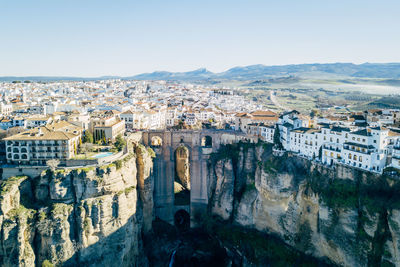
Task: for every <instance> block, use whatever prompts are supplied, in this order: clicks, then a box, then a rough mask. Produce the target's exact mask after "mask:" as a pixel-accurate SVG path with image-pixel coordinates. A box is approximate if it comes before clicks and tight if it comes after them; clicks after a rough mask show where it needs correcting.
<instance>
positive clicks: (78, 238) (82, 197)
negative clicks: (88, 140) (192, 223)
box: [0, 146, 153, 266]
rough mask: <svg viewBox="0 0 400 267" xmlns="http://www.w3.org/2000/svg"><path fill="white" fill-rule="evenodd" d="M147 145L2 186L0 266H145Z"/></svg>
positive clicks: (148, 200) (148, 217)
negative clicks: (105, 161)
mask: <svg viewBox="0 0 400 267" xmlns="http://www.w3.org/2000/svg"><path fill="white" fill-rule="evenodd" d="M151 168H152V160H151V156H150V153H149V152H148V151H147V150H146V149H145V148H144V147H140V146H138V147H136V150H135V152H134V153H130V154H128V155H127V156H126V157H125V158H123V159H121V160H117V161H116V162H114V163H112V164H109V165H107V166H102V167H97V168H94V167H93V168H83V169H74V170H68V169H61V170H57V171H50V170H49V171H47V172H44V173H42V174H41V175H40V176H38V177H25V176H24V177H13V178H10V179H8V180H6V181H3V182H2V183H1V191H0V209H1V211H0V229H1V231H0V265H1V266H35V265H36V266H42V264H44V265H46V264H48V265H51V264H54V265H63V266H146V265H147V259H146V257H145V256H144V253H143V246H142V238H141V236H142V231H148V230H149V228H150V227H151V221H152V219H153V200H152V186H153V181H152V178H151V175H150V173H151Z"/></svg>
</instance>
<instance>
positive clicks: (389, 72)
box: [0, 63, 400, 81]
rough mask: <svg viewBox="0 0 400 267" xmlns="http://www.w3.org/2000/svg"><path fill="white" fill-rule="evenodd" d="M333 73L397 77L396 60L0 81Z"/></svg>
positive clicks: (258, 77)
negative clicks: (219, 70) (218, 71)
mask: <svg viewBox="0 0 400 267" xmlns="http://www.w3.org/2000/svg"><path fill="white" fill-rule="evenodd" d="M327 75H328V76H336V77H355V78H385V79H400V63H364V64H353V63H330V64H298V65H282V66H265V65H251V66H245V67H234V68H231V69H229V70H227V71H224V72H220V73H214V72H211V71H208V70H207V69H204V68H202V69H198V70H194V71H188V72H168V71H156V72H152V73H143V74H139V75H135V76H130V77H119V76H103V77H97V78H83V77H45V76H42V77H38V76H35V77H0V81H15V80H18V81H25V80H29V81H54V80H73V81H77V80H104V79H114V78H120V79H134V80H174V81H205V80H262V79H270V78H274V77H283V76H300V77H303V76H327Z"/></svg>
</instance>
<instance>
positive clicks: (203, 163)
mask: <svg viewBox="0 0 400 267" xmlns="http://www.w3.org/2000/svg"><path fill="white" fill-rule="evenodd" d="M206 137H207V138H211V140H210V141H211V143H210V141H209V142H208V144H207V145H205V144H204V138H206ZM245 139H248V137H247V136H245V135H244V134H241V133H238V132H234V131H229V130H202V131H200V130H199V131H196V130H181V131H166V130H159V131H157V130H153V131H147V132H144V133H143V136H142V141H143V144H144V145H146V146H150V147H152V148H153V150H154V152H155V153H156V157H155V158H154V163H153V164H154V166H153V177H154V201H155V215H156V217H159V218H160V219H162V220H164V221H167V222H169V223H171V224H172V223H173V221H174V214H175V212H177V211H178V210H180V209H184V210H186V211H188V212H189V214H190V218H191V225H192V226H194V225H196V218H198V217H197V216H201V214H202V213H204V212H206V210H207V204H208V188H209V187H208V180H209V179H208V177H209V173H208V168H207V164H208V161H209V158H210V154H211V153H213V152H217V151H218V149H219V148H220V146H221V144H231V143H236V142H239V141H240V140H245ZM156 140H157V141H156ZM202 140H203V144H202ZM152 141H153V142H152ZM253 141H254V140H253ZM180 146H185V147H186V148H187V149H188V151H189V163H190V166H189V171H190V206H175V204H174V198H175V195H174V180H175V164H176V162H175V161H176V159H175V151H176V149H177V148H179V147H180Z"/></svg>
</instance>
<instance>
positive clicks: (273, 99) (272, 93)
mask: <svg viewBox="0 0 400 267" xmlns="http://www.w3.org/2000/svg"><path fill="white" fill-rule="evenodd" d="M269 95H270V97H269V98H270V99H271V101H272V103H274V105H275V106H277V107H278V108H281V109H283V110H290V109H289V108H287V107H285V106H283V105H281V104H279V102H278V101H277V100H276V98H275V91H272V90H271V91H269Z"/></svg>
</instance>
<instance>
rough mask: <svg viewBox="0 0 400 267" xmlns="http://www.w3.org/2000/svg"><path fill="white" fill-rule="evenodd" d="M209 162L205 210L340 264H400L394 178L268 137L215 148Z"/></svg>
mask: <svg viewBox="0 0 400 267" xmlns="http://www.w3.org/2000/svg"><path fill="white" fill-rule="evenodd" d="M221 150H222V151H221V152H220V153H217V154H216V155H214V157H213V159H212V161H211V162H210V164H209V168H210V169H209V172H210V187H209V196H211V198H210V202H209V210H210V212H211V213H212V214H214V215H217V216H219V217H221V218H223V219H224V220H230V221H231V222H232V223H234V224H239V225H241V226H245V227H247V228H252V229H257V230H259V231H261V232H265V233H271V234H274V235H277V236H279V237H280V238H281V239H282V240H284V241H285V242H286V243H287V244H289V245H291V246H293V247H295V248H297V249H299V250H300V251H303V252H305V253H306V254H309V255H312V256H315V257H318V258H326V259H328V260H329V261H331V262H334V263H337V264H339V265H342V266H367V265H369V266H379V265H382V264H387V266H390V265H394V266H400V261H399V260H400V258H399V256H400V247H399V238H400V227H399V226H400V196H399V192H400V190H399V189H400V181H398V180H395V179H393V178H391V177H388V176H385V175H374V174H371V173H367V172H363V171H360V170H356V169H354V168H348V167H345V166H335V167H326V166H322V165H319V164H317V163H314V162H311V161H308V160H306V159H303V158H299V157H297V156H292V155H288V154H285V155H284V156H282V157H279V156H273V154H272V149H271V147H270V146H269V145H265V144H264V145H261V144H259V145H253V144H247V143H242V144H239V145H228V146H226V147H222V148H221Z"/></svg>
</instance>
